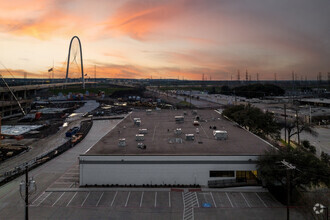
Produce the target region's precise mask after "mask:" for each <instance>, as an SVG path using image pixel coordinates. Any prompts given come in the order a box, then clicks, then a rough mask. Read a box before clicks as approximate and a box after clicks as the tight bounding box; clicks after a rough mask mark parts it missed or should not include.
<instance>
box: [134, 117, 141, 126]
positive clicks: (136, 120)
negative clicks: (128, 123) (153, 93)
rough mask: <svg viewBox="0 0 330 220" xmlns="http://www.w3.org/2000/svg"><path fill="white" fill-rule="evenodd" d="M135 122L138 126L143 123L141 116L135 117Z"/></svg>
mask: <svg viewBox="0 0 330 220" xmlns="http://www.w3.org/2000/svg"><path fill="white" fill-rule="evenodd" d="M134 124H135V125H137V126H140V125H141V119H140V118H134Z"/></svg>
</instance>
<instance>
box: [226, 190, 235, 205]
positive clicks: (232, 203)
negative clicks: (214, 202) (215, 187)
mask: <svg viewBox="0 0 330 220" xmlns="http://www.w3.org/2000/svg"><path fill="white" fill-rule="evenodd" d="M226 196H227V198H228V200H229V202H230V205H231V207H232V208H234V206H233V203H232V202H231V200H230V198H229V196H228V194H227V193H226Z"/></svg>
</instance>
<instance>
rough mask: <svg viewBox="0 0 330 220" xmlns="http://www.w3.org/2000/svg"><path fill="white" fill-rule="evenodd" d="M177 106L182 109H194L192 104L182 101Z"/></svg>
mask: <svg viewBox="0 0 330 220" xmlns="http://www.w3.org/2000/svg"><path fill="white" fill-rule="evenodd" d="M177 105H178V106H180V107H192V108H193V107H194V105H193V104H191V105H190V102H186V101H181V102H179V103H178V104H177Z"/></svg>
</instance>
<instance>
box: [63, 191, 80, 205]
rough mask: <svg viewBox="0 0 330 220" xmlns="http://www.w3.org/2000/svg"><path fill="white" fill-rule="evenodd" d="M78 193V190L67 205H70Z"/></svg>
mask: <svg viewBox="0 0 330 220" xmlns="http://www.w3.org/2000/svg"><path fill="white" fill-rule="evenodd" d="M77 193H78V192H76V193H75V194H74V195H73V196H72V198H71V199H70V201H69V202H68V204H66V207H68V206H69V205H70V203H71V201H72V200H73V199H74V197H76V195H77Z"/></svg>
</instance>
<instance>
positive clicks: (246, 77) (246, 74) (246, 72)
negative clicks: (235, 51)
mask: <svg viewBox="0 0 330 220" xmlns="http://www.w3.org/2000/svg"><path fill="white" fill-rule="evenodd" d="M245 80H246V82H247V81H249V74H248V71H247V70H245Z"/></svg>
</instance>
